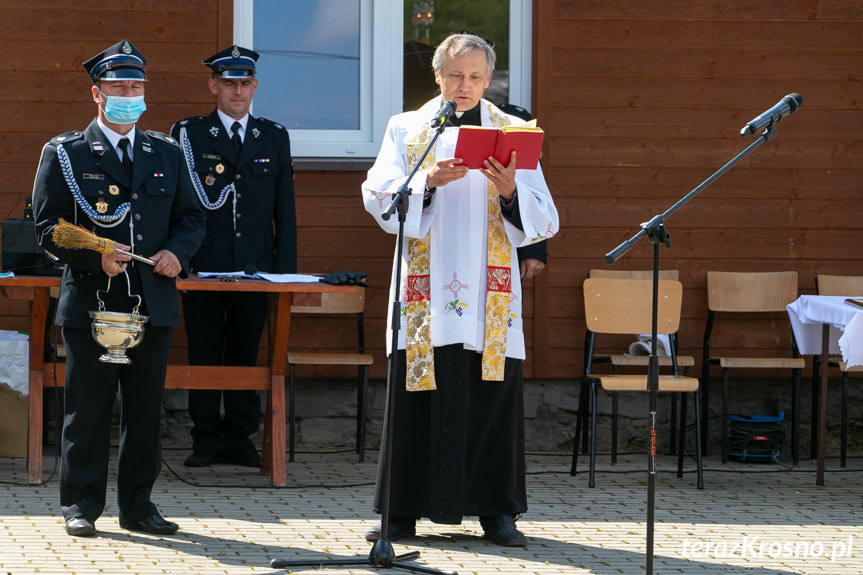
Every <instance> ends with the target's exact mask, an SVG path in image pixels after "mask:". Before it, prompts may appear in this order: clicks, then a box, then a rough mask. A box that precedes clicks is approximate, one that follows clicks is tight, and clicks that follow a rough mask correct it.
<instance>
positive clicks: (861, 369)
mask: <svg viewBox="0 0 863 575" xmlns="http://www.w3.org/2000/svg"><path fill="white" fill-rule="evenodd" d="M830 365H831V366H834V365H835V366H836V367H838V368H839V370H840V371H846V372H848V373H863V366H860V365H855V366H854V367H848V364H847V363H845V362H844V361H836V362H834V361H831V362H830Z"/></svg>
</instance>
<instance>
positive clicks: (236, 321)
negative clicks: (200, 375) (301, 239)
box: [183, 292, 267, 454]
mask: <svg viewBox="0 0 863 575" xmlns="http://www.w3.org/2000/svg"><path fill="white" fill-rule="evenodd" d="M183 317H184V320H185V325H186V336H187V339H188V346H189V364H190V365H233V366H254V365H255V364H256V363H257V359H258V347H259V345H260V342H261V332H262V331H263V329H264V324H265V323H266V320H267V296H266V294H263V293H236V292H234V293H218V292H187V293H184V294H183ZM223 400H224V410H225V415H224V418H223V417H222V415H221V410H222V403H223ZM189 415H190V416H191V418H192V422H193V423H194V428H193V429H192V440H193V443H194V450H195V452H197V453H202V454H219V453H222V452H223V451H242V450H245V449H249V448H252V446H251V442H250V441H249V435H251V434H252V433H255V432H256V431H257V430H258V427H259V426H260V422H261V400H260V394H259V393H258V392H257V391H251V390H218V389H216V390H209V389H205V390H190V391H189Z"/></svg>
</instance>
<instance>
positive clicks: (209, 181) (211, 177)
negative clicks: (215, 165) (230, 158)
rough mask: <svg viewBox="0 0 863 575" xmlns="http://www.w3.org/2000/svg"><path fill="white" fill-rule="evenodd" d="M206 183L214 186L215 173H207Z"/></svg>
mask: <svg viewBox="0 0 863 575" xmlns="http://www.w3.org/2000/svg"><path fill="white" fill-rule="evenodd" d="M219 165H221V164H219ZM204 183H205V184H207V185H208V186H212V185H213V184H215V183H216V177H215V176H214V175H213V174H207V177H206V178H204Z"/></svg>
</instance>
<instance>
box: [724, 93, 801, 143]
mask: <svg viewBox="0 0 863 575" xmlns="http://www.w3.org/2000/svg"><path fill="white" fill-rule="evenodd" d="M802 105H803V96H801V95H800V94H798V93H796V92H795V93H793V94H788V95H787V96H785V97H784V98H782V99H781V100H779V101H778V102H777V103H776V105H775V106H773V107H772V108H770V109H769V110H767V111H766V112H764V113H763V114H761V115H760V116H758V117H757V118H755V119H754V120H752V121H750V122H749V123H748V124H746V125H745V126H743V129H742V130H740V135H741V136H749V135H750V134H754V133H755V132H759V131H761V130H764V129H767V128H770V127H771V126H772V125H773V124H774V123H776V122H778V121H779V120H781V119H782V118H784V117H785V116H788V115H790V114H793V113H794V112H796V111H797V109H798V108H799V107H800V106H802Z"/></svg>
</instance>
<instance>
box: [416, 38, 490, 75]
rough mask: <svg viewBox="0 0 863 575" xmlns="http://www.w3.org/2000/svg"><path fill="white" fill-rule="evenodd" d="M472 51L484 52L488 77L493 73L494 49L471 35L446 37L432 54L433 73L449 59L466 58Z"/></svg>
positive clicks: (439, 69) (440, 68)
mask: <svg viewBox="0 0 863 575" xmlns="http://www.w3.org/2000/svg"><path fill="white" fill-rule="evenodd" d="M474 49H477V50H482V51H484V52H485V59H486V62H487V63H488V73H489V75H490V74H491V73H492V72H494V62H495V59H496V56H495V53H494V49H493V48H492V47H491V46H490V45H489V43H488V42H486V41H485V40H483V39H482V38H480V37H479V36H474V35H473V34H451V35H450V36H447V37H446V39H444V41H443V42H441V43H440V45H439V46H438V47H437V49H436V50H435V52H434V58H432V68H434V70H435V72H440V71H441V70H442V69H443V67H444V65H445V64H447V63H449V61H450V60H451V59H453V58H461V57H462V56H466V55H467V54H468V53H469V52H470V51H471V50H474Z"/></svg>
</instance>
